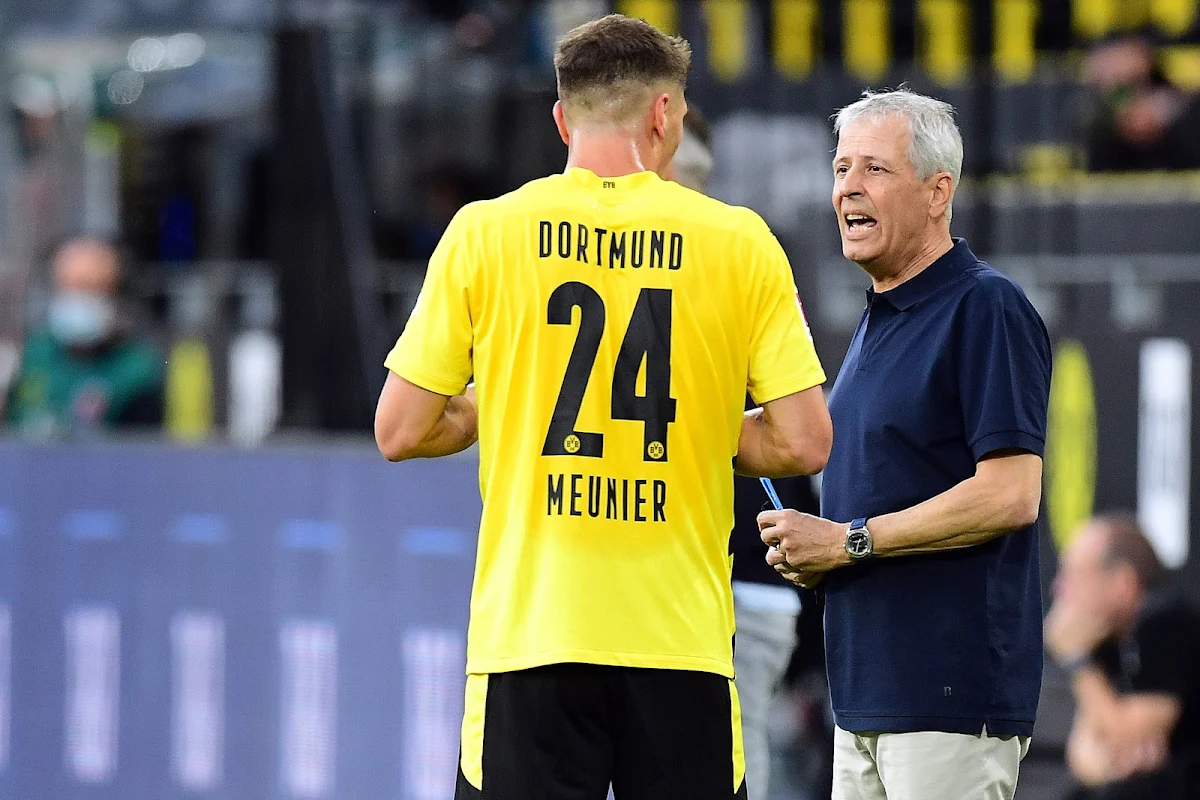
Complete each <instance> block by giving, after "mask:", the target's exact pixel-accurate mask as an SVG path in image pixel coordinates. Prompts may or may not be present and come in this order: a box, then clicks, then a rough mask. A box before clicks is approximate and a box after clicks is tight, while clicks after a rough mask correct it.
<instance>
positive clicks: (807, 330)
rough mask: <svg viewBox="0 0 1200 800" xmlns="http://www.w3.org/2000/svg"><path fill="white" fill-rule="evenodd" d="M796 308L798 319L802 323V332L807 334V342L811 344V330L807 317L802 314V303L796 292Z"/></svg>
mask: <svg viewBox="0 0 1200 800" xmlns="http://www.w3.org/2000/svg"><path fill="white" fill-rule="evenodd" d="M796 308H797V309H799V310H800V319H801V320H802V321H803V322H804V332H805V333H807V334H808V340H809V341H810V342H811V341H812V338H813V335H812V328H810V327H809V326H808V315H807V314H805V313H804V303H802V302H800V293H799V292H796Z"/></svg>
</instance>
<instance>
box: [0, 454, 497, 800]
mask: <svg viewBox="0 0 1200 800" xmlns="http://www.w3.org/2000/svg"><path fill="white" fill-rule="evenodd" d="M478 516H479V491H478V483H477V477H476V462H475V461H474V459H469V458H468V459H461V460H443V461H438V462H425V463H420V464H404V465H393V464H388V463H386V462H384V461H383V460H382V459H381V458H379V457H378V456H377V455H375V454H373V453H370V452H367V451H366V449H365V448H364V449H362V450H358V449H353V450H351V449H346V450H329V449H325V450H304V449H295V450H292V449H287V450H271V451H260V452H239V451H234V450H227V449H216V448H214V449H197V450H179V449H173V448H169V447H166V446H152V445H137V444H133V445H117V444H112V445H94V446H86V447H83V448H80V447H78V446H75V447H66V446H55V447H42V448H28V447H23V446H17V445H6V446H0V765H3V766H4V767H5V768H4V769H3V771H2V772H0V796H4V797H13V798H35V797H36V798H56V800H57V799H59V798H62V799H66V798H88V799H89V800H104V799H106V798H149V797H162V798H183V797H188V798H197V797H200V798H231V799H233V798H236V800H241V799H242V798H250V797H255V798H335V797H336V798H366V797H378V798H383V797H387V798H403V799H404V800H444V799H445V798H446V797H449V796H450V795H451V793H452V787H453V779H454V774H455V758H456V754H457V751H458V747H457V744H458V742H457V737H458V725H459V720H460V715H461V703H462V699H461V687H462V682H463V678H462V671H463V664H464V661H465V631H466V620H467V611H468V597H469V590H470V583H471V573H472V567H473V563H474V541H475V530H476V525H477V522H478ZM10 644H11V646H10ZM10 677H11V680H9V678H10ZM10 700H11V702H10Z"/></svg>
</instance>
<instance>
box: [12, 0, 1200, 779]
mask: <svg viewBox="0 0 1200 800" xmlns="http://www.w3.org/2000/svg"><path fill="white" fill-rule="evenodd" d="M614 6H615V10H619V11H622V12H625V13H629V14H631V15H635V16H641V17H644V18H646V19H647V20H649V21H651V22H652V23H654V24H656V25H658V26H659V27H661V28H663V29H664V30H667V31H670V32H677V33H680V34H682V35H684V36H685V37H687V38H688V39H689V40H690V41H691V42H692V45H693V48H694V51H695V68H694V71H693V75H692V78H691V83H690V84H689V87H688V95H689V101H690V102H691V103H692V104H694V105H696V106H698V107H699V108H700V109H702V110H703V112H704V113H705V115H706V116H707V117H708V119H709V122H710V123H711V127H712V140H713V149H714V156H715V162H716V171H715V174H714V176H713V181H712V185H711V192H712V194H714V195H715V196H717V197H719V198H721V199H723V200H726V201H730V202H734V203H738V204H743V205H748V206H750V207H752V208H754V209H755V210H757V211H759V212H760V213H761V214H762V215H763V216H764V217H765V218H766V219H767V220H768V221H769V222H770V224H771V226H772V227H773V229H774V230H775V232H776V233H777V235H778V236H779V238H780V240H781V241H782V242H783V243H784V246H785V248H786V249H787V250H788V252H789V255H790V257H791V259H792V264H793V266H794V269H795V272H796V279H797V283H798V285H799V287H800V291H801V294H802V295H803V296H804V298H805V304H806V309H807V311H808V316H809V320H810V322H811V324H812V328H813V331H814V335H815V337H816V342H817V345H818V349H819V351H820V353H821V356H822V358H823V360H824V362H825V365H826V368H827V371H829V372H830V374H831V376H832V375H833V374H835V373H836V371H837V367H838V365H839V364H840V363H841V359H842V355H843V354H844V352H845V346H846V344H847V342H848V340H849V337H850V334H851V333H852V332H853V329H854V326H855V324H856V323H857V321H858V318H859V315H860V313H861V310H862V305H863V295H862V291H863V289H864V288H865V287H866V285H867V281H866V280H865V279H864V276H863V274H862V273H861V271H860V270H858V269H857V268H856V267H854V265H853V264H850V263H848V262H846V261H844V260H843V259H842V258H841V256H840V247H839V243H838V234H837V229H836V226H835V222H834V218H833V215H832V210H831V209H830V207H829V195H830V188H831V175H830V167H829V160H830V153H831V149H832V146H833V141H832V138H831V135H830V125H829V116H830V114H832V113H833V112H834V111H835V110H836V109H837V108H839V107H840V106H842V105H845V104H846V103H848V102H850V101H852V100H853V99H855V98H856V96H857V95H858V93H859V92H860V91H862V89H863V88H865V87H868V86H872V87H884V86H896V85H899V84H900V83H901V82H907V83H908V84H909V85H910V86H911V87H912V88H914V89H916V90H918V91H922V92H925V93H929V94H933V95H935V96H937V97H940V98H943V99H945V100H948V101H950V102H951V103H953V104H954V105H955V106H956V107H957V109H958V120H959V124H960V127H961V128H962V131H963V136H964V140H965V145H966V163H965V165H964V179H963V185H962V187H961V188H960V190H959V194H958V200H957V202H956V204H955V211H956V213H955V219H954V225H953V229H954V233H955V235H958V236H965V237H967V239H968V241H969V242H970V243H971V245H972V247H973V248H974V250H975V251H976V252H977V253H979V254H980V255H981V256H982V257H983V258H985V259H987V260H989V261H990V262H991V263H993V264H994V265H995V266H996V267H998V268H999V269H1001V270H1003V271H1005V272H1007V273H1009V274H1010V275H1012V276H1014V277H1015V278H1017V279H1018V280H1019V282H1020V283H1021V284H1022V285H1023V286H1024V287H1025V289H1026V291H1027V292H1028V293H1029V295H1030V297H1031V298H1032V299H1033V301H1034V303H1035V305H1036V306H1037V307H1038V309H1039V311H1040V312H1041V313H1042V315H1043V317H1044V318H1045V320H1046V322H1047V324H1048V326H1049V328H1050V330H1051V333H1052V336H1053V338H1054V340H1055V347H1056V355H1055V383H1054V389H1053V393H1052V399H1051V406H1052V407H1051V433H1050V442H1049V449H1048V453H1047V460H1046V492H1045V507H1044V513H1043V516H1042V520H1043V525H1042V530H1043V533H1044V539H1045V541H1044V559H1043V572H1044V580H1045V582H1046V586H1047V587H1048V586H1049V582H1050V580H1051V579H1052V577H1053V574H1054V569H1055V563H1056V553H1057V551H1058V548H1059V547H1061V545H1062V544H1063V543H1064V542H1066V541H1067V539H1068V538H1069V536H1070V535H1071V533H1072V532H1073V531H1074V530H1075V529H1076V527H1077V525H1078V524H1079V523H1080V522H1081V521H1083V520H1084V519H1086V518H1087V517H1088V516H1089V515H1090V514H1091V513H1092V511H1093V510H1097V511H1098V510H1108V509H1135V510H1136V512H1137V514H1138V516H1139V518H1140V519H1141V521H1142V522H1143V523H1144V524H1145V525H1146V527H1147V529H1148V532H1149V535H1150V536H1151V538H1152V539H1153V544H1154V545H1155V547H1156V549H1157V550H1158V553H1159V555H1160V557H1161V558H1162V559H1163V561H1164V562H1165V563H1166V564H1167V566H1169V567H1171V568H1172V569H1173V570H1174V571H1175V572H1174V578H1175V581H1176V583H1177V585H1178V586H1179V587H1180V588H1182V589H1183V591H1184V592H1185V593H1187V594H1189V595H1190V596H1191V597H1192V598H1193V599H1195V600H1200V561H1198V560H1197V559H1196V558H1195V557H1194V556H1192V555H1191V548H1190V545H1191V544H1192V543H1193V542H1194V541H1196V539H1195V536H1194V534H1193V530H1195V529H1196V525H1195V519H1196V517H1195V514H1196V507H1197V503H1194V502H1192V501H1193V499H1194V492H1195V487H1194V482H1193V480H1192V475H1191V451H1192V447H1191V444H1192V442H1193V441H1194V437H1195V434H1194V432H1193V428H1192V425H1191V421H1190V417H1191V408H1192V401H1193V398H1194V396H1195V394H1196V387H1197V381H1196V378H1195V376H1194V375H1193V372H1192V368H1191V362H1192V355H1191V354H1192V351H1193V348H1194V347H1196V346H1200V0H761V2H751V0H703V1H702V2H701V1H700V0H696V1H695V2H691V1H689V0H627V1H626V2H620V1H618V2H616V3H615V4H614V3H610V2H605V1H604V0H549V1H547V0H541V1H540V2H538V1H534V0H527V1H525V2H520V1H519V0H510V1H508V2H504V1H502V0H428V2H416V0H356V1H351V0H346V1H340V0H41V2H34V1H33V0H10V2H7V3H3V4H0V103H2V104H3V108H2V110H0V407H2V408H3V419H4V422H3V427H0V797H13V798H33V797H38V798H97V799H100V798H118V797H121V798H125V797H163V798H182V797H206V798H230V799H231V800H241V799H242V798H250V797H255V798H260V797H262V798H265V797H272V798H339V799H341V800H352V799H354V798H367V797H371V798H397V799H398V800H448V798H449V797H451V795H452V792H453V780H454V771H455V762H456V756H457V734H458V724H459V716H460V714H461V703H462V701H461V696H460V693H461V686H462V680H463V679H462V675H461V672H462V664H463V660H464V651H465V622H466V616H467V600H468V596H469V587H470V579H471V565H472V558H473V552H474V544H473V542H474V531H475V525H476V522H477V515H478V511H479V500H478V491H477V477H476V474H475V472H476V464H475V461H474V457H473V456H472V455H470V454H466V455H464V456H462V457H459V458H454V459H447V460H443V461H440V462H426V463H416V464H412V463H406V464H403V465H391V464H387V463H385V462H384V461H383V459H382V458H380V457H379V456H378V455H377V453H376V452H375V451H374V449H373V446H372V444H371V440H370V425H371V419H372V415H373V410H374V402H375V398H376V397H377V394H378V391H379V388H380V387H381V386H382V381H383V377H384V370H383V368H382V360H383V357H384V355H385V353H386V351H387V349H388V348H389V347H390V346H391V344H392V343H393V342H394V341H395V338H396V337H397V336H398V335H399V333H400V331H401V330H402V329H403V326H404V323H405V320H406V318H407V315H408V313H409V311H410V309H411V307H412V304H413V302H414V301H415V299H416V293H417V291H418V289H419V287H420V282H421V280H422V277H423V275H424V269H425V260H426V258H427V257H428V256H429V254H430V253H431V252H432V250H433V247H434V245H435V244H436V243H437V241H438V238H439V236H440V235H441V233H442V231H443V230H444V229H445V226H446V224H447V223H448V221H449V220H450V218H451V217H452V216H453V214H454V213H455V211H456V210H457V209H458V208H460V207H461V206H462V205H463V204H465V203H467V202H470V201H472V200H476V199H481V198H487V197H494V196H496V195H498V194H501V193H503V192H506V191H508V190H510V189H513V188H516V187H517V186H519V185H520V184H522V183H523V182H525V181H527V180H530V179H533V178H537V177H541V176H543V175H545V174H548V173H552V172H557V171H560V170H561V169H562V167H563V164H564V160H565V155H566V153H565V148H564V147H563V146H562V144H561V142H560V141H559V139H558V136H557V133H556V131H555V128H554V126H553V124H552V122H551V117H550V109H551V106H552V104H553V101H554V99H555V87H554V76H553V69H552V63H551V59H552V53H553V49H554V44H555V41H556V39H557V38H558V37H559V36H560V35H561V34H563V33H564V32H566V31H567V30H568V29H570V28H571V27H573V26H574V25H576V24H578V23H580V22H583V21H586V20H588V19H591V18H594V17H596V16H599V15H601V14H603V13H606V12H608V11H610V10H614ZM105 243H109V244H111V246H109V244H105ZM64 354H69V357H68V355H64ZM881 402H886V398H881ZM1046 597H1047V602H1048V600H1049V594H1048V592H1047V595H1046ZM819 636H820V632H819V628H818V629H817V630H816V631H815V632H814V631H812V630H806V632H805V633H804V634H803V635H802V641H801V644H800V652H799V653H798V655H797V658H796V661H795V664H794V669H793V670H792V673H791V679H790V683H789V689H788V693H787V694H786V696H785V697H784V698H783V700H781V702H780V703H779V705H778V708H777V710H776V714H775V719H774V720H773V735H774V746H775V754H774V755H775V762H776V770H777V772H776V774H777V775H779V776H781V777H778V778H777V779H776V780H775V781H774V783H773V787H772V796H773V797H776V798H781V799H782V798H796V800H806V799H807V798H810V797H815V796H817V794H816V792H817V791H819V788H817V787H819V786H820V785H821V780H822V778H821V773H822V772H823V770H826V769H827V762H828V758H829V750H828V748H827V743H826V737H827V734H828V725H829V724H830V723H829V720H828V712H827V709H826V705H825V702H826V701H825V699H824V696H823V691H824V690H823V686H822V684H823V677H822V670H821V668H820V655H819V647H820V644H819ZM1071 714H1072V707H1071V697H1070V692H1069V690H1068V688H1067V685H1066V681H1065V678H1064V677H1063V676H1062V675H1061V674H1059V673H1057V672H1056V671H1055V669H1054V667H1053V666H1051V665H1049V664H1048V666H1047V676H1046V685H1045V689H1044V697H1043V703H1042V710H1041V713H1040V717H1041V718H1040V721H1039V729H1038V735H1037V736H1036V737H1035V740H1034V747H1033V750H1032V752H1031V754H1030V756H1029V758H1028V759H1027V760H1026V762H1025V765H1024V767H1023V770H1022V785H1021V790H1020V793H1019V796H1020V797H1021V798H1023V800H1037V799H1040V798H1057V797H1062V796H1063V793H1064V792H1065V791H1066V790H1067V787H1069V785H1070V780H1069V776H1068V774H1067V771H1066V768H1065V767H1064V766H1063V742H1064V740H1065V737H1066V732H1067V729H1068V727H1069V724H1070V719H1071Z"/></svg>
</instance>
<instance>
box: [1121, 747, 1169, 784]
mask: <svg viewBox="0 0 1200 800" xmlns="http://www.w3.org/2000/svg"><path fill="white" fill-rule="evenodd" d="M1168 752H1169V747H1168V746H1167V741H1166V739H1164V738H1163V737H1161V736H1143V737H1141V738H1138V739H1132V740H1130V741H1117V742H1113V746H1112V747H1111V749H1110V753H1111V755H1112V777H1113V779H1115V780H1124V779H1126V778H1130V777H1133V776H1134V775H1145V774H1148V773H1151V772H1156V771H1158V770H1160V769H1162V767H1163V765H1164V764H1166V763H1167V754H1168Z"/></svg>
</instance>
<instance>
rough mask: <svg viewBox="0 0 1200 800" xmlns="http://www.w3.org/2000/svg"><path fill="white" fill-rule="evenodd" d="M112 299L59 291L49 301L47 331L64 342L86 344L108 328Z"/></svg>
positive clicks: (98, 338) (93, 342)
mask: <svg viewBox="0 0 1200 800" xmlns="http://www.w3.org/2000/svg"><path fill="white" fill-rule="evenodd" d="M114 314H115V310H114V308H113V302H112V300H110V299H109V298H107V297H104V296H103V295H97V294H90V293H88V292H59V293H58V294H56V295H55V296H54V298H53V299H52V300H51V301H50V320H49V321H50V331H51V333H53V334H54V336H55V338H56V339H58V340H59V341H60V342H62V343H63V344H66V345H73V346H77V347H89V346H93V345H97V344H99V343H100V342H102V341H104V339H105V337H107V336H108V334H109V331H111V330H112V323H113V317H114Z"/></svg>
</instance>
